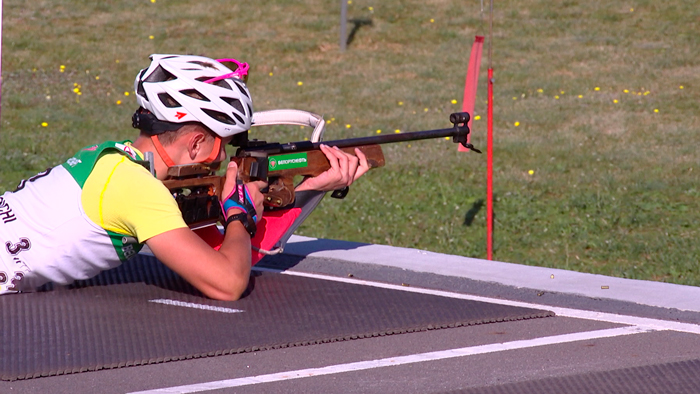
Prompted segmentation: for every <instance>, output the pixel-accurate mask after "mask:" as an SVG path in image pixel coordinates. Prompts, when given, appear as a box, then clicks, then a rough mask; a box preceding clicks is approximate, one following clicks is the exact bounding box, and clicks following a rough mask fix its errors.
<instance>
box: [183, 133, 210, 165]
mask: <svg viewBox="0 0 700 394" xmlns="http://www.w3.org/2000/svg"><path fill="white" fill-rule="evenodd" d="M206 140H207V136H206V134H204V133H203V132H200V131H195V132H194V133H190V138H189V140H188V144H187V151H188V153H189V154H190V160H194V159H195V158H196V157H197V154H199V152H200V151H201V150H202V149H203V145H204V142H205V141H206Z"/></svg>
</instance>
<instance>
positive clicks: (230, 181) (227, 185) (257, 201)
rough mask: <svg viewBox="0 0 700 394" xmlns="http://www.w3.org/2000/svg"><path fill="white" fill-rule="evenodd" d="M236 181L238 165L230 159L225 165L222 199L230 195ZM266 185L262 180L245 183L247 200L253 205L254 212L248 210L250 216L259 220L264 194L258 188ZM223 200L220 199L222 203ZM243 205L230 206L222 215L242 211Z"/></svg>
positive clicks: (235, 185) (227, 215)
mask: <svg viewBox="0 0 700 394" xmlns="http://www.w3.org/2000/svg"><path fill="white" fill-rule="evenodd" d="M237 181H238V165H236V163H235V162H233V161H231V162H229V163H228V166H227V167H226V181H225V182H224V186H223V188H222V190H221V195H222V196H223V197H222V199H226V197H227V196H231V195H232V194H233V191H234V187H237ZM265 187H267V183H266V182H263V181H256V182H249V183H246V184H245V188H244V189H246V190H247V193H246V194H247V196H246V197H247V198H246V199H247V200H249V202H250V203H251V205H253V206H254V207H255V212H248V213H250V214H251V216H253V217H256V219H257V220H256V221H260V219H261V218H262V214H263V200H264V196H263V194H262V193H261V192H260V189H263V188H265ZM224 202H225V201H222V202H221V203H222V204H223V203H224ZM242 208H243V207H232V208H229V209H228V212H225V213H224V216H226V217H229V216H231V215H232V214H234V213H239V212H244V209H242Z"/></svg>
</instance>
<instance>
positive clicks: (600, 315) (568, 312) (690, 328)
mask: <svg viewBox="0 0 700 394" xmlns="http://www.w3.org/2000/svg"><path fill="white" fill-rule="evenodd" d="M253 269H254V270H256V271H267V272H275V273H281V274H284V275H292V276H302V277H306V278H315V279H323V280H329V281H334V282H343V283H352V284H359V285H365V286H373V287H379V288H384V289H392V290H401V291H409V292H413V293H421V294H431V295H437V296H442V297H449V298H458V299H463V300H471V301H481V302H488V303H492V304H500V305H509V306H517V307H522V308H533V309H544V310H548V311H552V312H554V313H556V314H557V315H558V316H563V317H574V318H580V319H588V320H596V321H604V322H608V323H618V324H630V325H635V326H642V327H646V328H651V329H654V330H672V331H680V332H686V333H691V334H700V326H699V325H696V324H691V323H680V322H674V321H669V320H660V319H651V318H646V317H637V316H628V315H618V314H615V313H604V312H593V311H585V310H579V309H571V308H561V307H555V306H550V305H541V304H531V303H527V302H519V301H511V300H505V299H499V298H489V297H481V296H475V295H469V294H460V293H454V292H450V291H443V290H432V289H423V288H419V287H410V286H408V287H407V286H400V285H394V284H390V283H380V282H371V281H367V280H361V279H351V278H342V277H337V276H330V275H321V274H311V273H307V272H299V271H280V270H275V269H269V268H262V267H253Z"/></svg>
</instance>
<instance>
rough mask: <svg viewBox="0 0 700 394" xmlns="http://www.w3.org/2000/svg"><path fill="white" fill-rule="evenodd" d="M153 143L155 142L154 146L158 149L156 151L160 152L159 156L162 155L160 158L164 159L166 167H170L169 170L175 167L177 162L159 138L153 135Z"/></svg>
mask: <svg viewBox="0 0 700 394" xmlns="http://www.w3.org/2000/svg"><path fill="white" fill-rule="evenodd" d="M151 141H153V146H155V147H156V151H158V154H159V155H160V158H161V159H163V162H164V163H165V165H166V166H168V168H170V167H173V166H174V165H175V162H174V161H173V160H172V159H171V158H170V155H169V154H168V152H166V151H165V148H164V147H163V145H162V144H161V143H160V141H159V140H158V136H157V135H152V136H151Z"/></svg>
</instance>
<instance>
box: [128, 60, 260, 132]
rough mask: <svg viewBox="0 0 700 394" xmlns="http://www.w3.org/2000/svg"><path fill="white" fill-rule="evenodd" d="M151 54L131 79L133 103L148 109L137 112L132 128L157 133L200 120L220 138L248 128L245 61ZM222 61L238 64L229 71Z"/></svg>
mask: <svg viewBox="0 0 700 394" xmlns="http://www.w3.org/2000/svg"><path fill="white" fill-rule="evenodd" d="M150 58H151V65H150V66H149V67H148V68H146V69H143V70H141V71H140V72H139V73H138V75H137V76H136V80H135V81H134V90H135V91H136V101H137V102H138V104H139V105H140V106H141V107H142V108H143V109H145V110H147V111H143V110H141V108H139V110H137V111H136V113H135V114H134V117H133V119H132V120H133V126H134V127H135V128H138V129H141V130H142V131H144V132H146V133H148V134H151V135H156V134H160V133H162V132H164V131H168V130H176V129H178V128H179V127H180V126H182V124H184V123H188V122H199V123H202V124H203V125H205V126H206V127H208V128H209V129H210V130H211V131H213V132H214V133H215V134H217V135H218V136H219V137H221V138H225V137H230V136H232V135H234V134H238V133H241V132H244V131H248V129H250V126H251V120H252V118H253V101H252V100H251V98H250V92H249V91H248V88H247V87H246V84H245V81H246V79H247V76H248V68H249V67H248V64H247V63H241V62H239V61H237V60H235V59H219V60H214V59H210V58H207V57H203V56H190V55H151V56H150ZM221 62H231V63H235V64H236V66H237V68H236V69H235V70H234V71H231V69H229V68H228V67H226V66H224V65H223V64H221ZM149 112H150V113H149ZM150 114H153V115H150ZM153 116H155V118H154V117H153Z"/></svg>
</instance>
